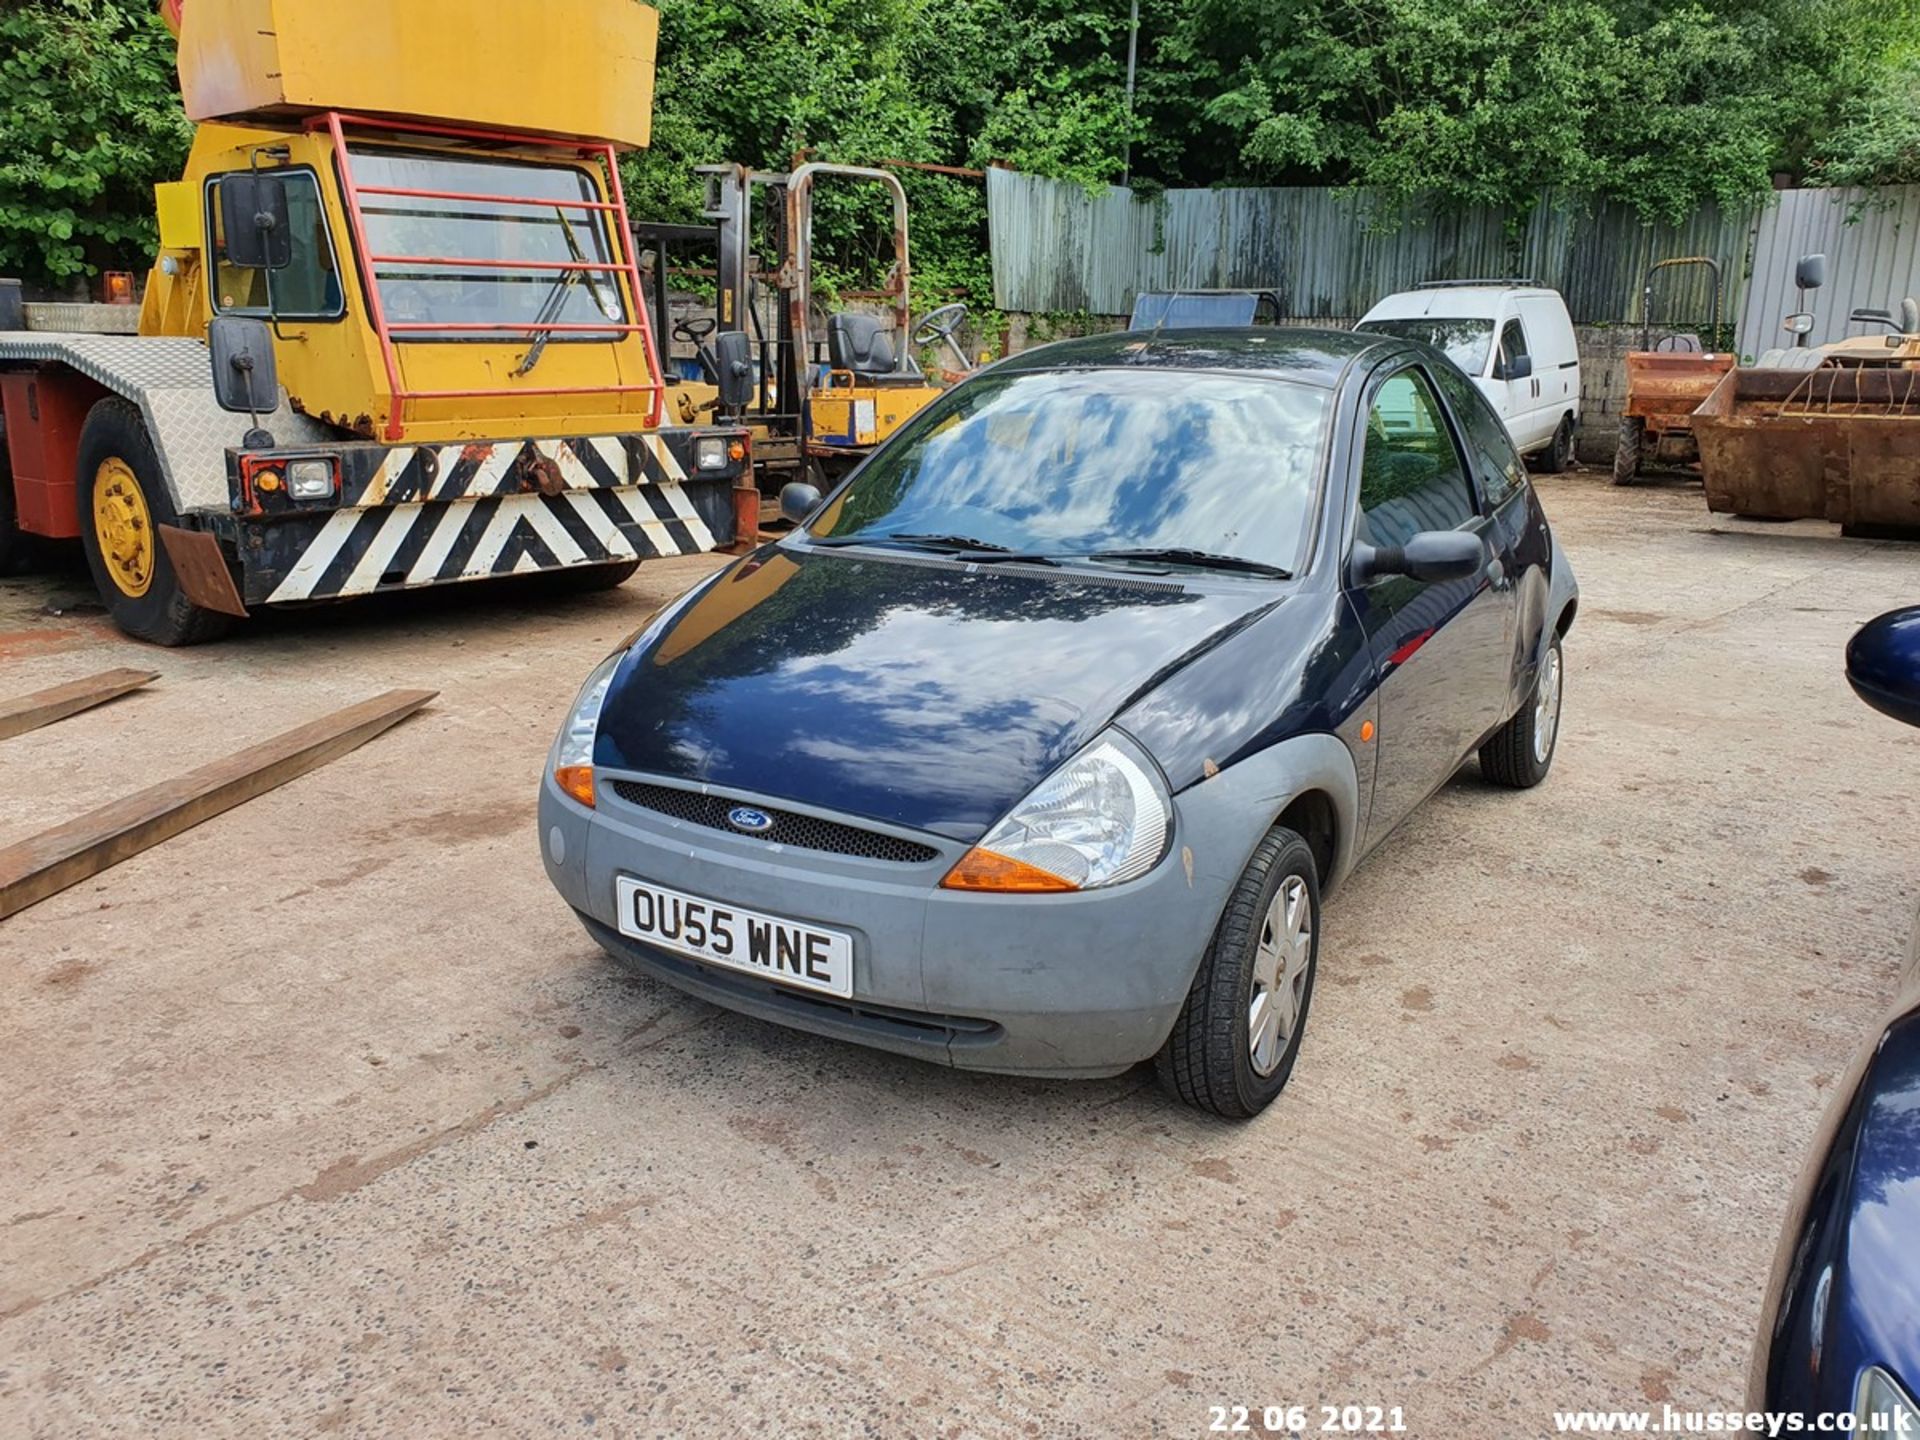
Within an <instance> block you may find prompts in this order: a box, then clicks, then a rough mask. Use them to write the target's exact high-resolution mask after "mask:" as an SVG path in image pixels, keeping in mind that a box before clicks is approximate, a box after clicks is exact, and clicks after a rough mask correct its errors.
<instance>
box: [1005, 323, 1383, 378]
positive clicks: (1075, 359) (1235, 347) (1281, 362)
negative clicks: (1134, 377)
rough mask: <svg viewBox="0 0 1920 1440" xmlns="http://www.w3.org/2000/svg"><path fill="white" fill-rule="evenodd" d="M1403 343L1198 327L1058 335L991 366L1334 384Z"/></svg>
mask: <svg viewBox="0 0 1920 1440" xmlns="http://www.w3.org/2000/svg"><path fill="white" fill-rule="evenodd" d="M1403 348H1405V342H1404V341H1397V340H1393V339H1390V338H1389V337H1386V336H1382V335H1359V334H1355V333H1354V332H1353V331H1351V330H1309V329H1293V328H1291V327H1284V326H1273V325H1247V326H1234V327H1231V328H1222V329H1205V330H1201V329H1195V330H1163V331H1154V330H1116V331H1113V332H1111V333H1110V334H1105V335H1083V336H1081V337H1080V338H1078V339H1076V340H1057V341H1055V342H1054V343H1053V344H1051V345H1041V346H1038V347H1037V348H1035V349H1032V350H1022V351H1021V352H1020V353H1019V354H1018V355H1010V356H1008V357H1007V358H1006V359H1005V360H1002V361H1000V362H999V363H998V364H997V365H995V366H994V367H993V369H994V370H995V371H996V372H1011V371H1023V370H1024V371H1032V370H1108V369H1119V368H1122V367H1125V368H1128V369H1132V368H1134V367H1136V366H1137V367H1140V368H1142V369H1153V370H1244V371H1254V372H1257V373H1261V374H1266V375H1272V376H1276V377H1278V378H1282V379H1287V380H1294V381H1299V382H1302V383H1305V384H1308V385H1319V386H1322V387H1325V388H1328V389H1331V388H1332V387H1334V386H1335V385H1338V384H1339V383H1340V377H1341V376H1342V375H1344V374H1345V373H1346V372H1347V370H1348V368H1349V367H1350V366H1351V365H1352V364H1353V362H1354V361H1355V360H1356V359H1358V358H1359V357H1361V356H1363V355H1368V354H1371V353H1374V352H1378V353H1380V354H1382V355H1384V354H1386V353H1387V352H1388V351H1391V350H1395V349H1403Z"/></svg>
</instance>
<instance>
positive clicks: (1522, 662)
mask: <svg viewBox="0 0 1920 1440" xmlns="http://www.w3.org/2000/svg"><path fill="white" fill-rule="evenodd" d="M1433 379H1434V382H1435V383H1436V384H1437V385H1438V386H1439V389H1440V398H1441V399H1443V400H1445V401H1446V402H1447V408H1448V409H1449V410H1450V411H1451V412H1452V418H1453V422H1454V432H1455V434H1456V435H1457V436H1458V437H1459V440H1460V446H1461V449H1462V450H1463V451H1464V452H1465V454H1466V457H1467V469H1468V472H1469V474H1470V475H1471V477H1472V480H1473V488H1474V492H1475V493H1474V499H1475V501H1476V502H1477V503H1478V505H1479V507H1480V513H1481V514H1483V515H1485V516H1486V517H1487V518H1488V520H1489V522H1490V524H1489V527H1488V531H1487V541H1488V544H1489V545H1490V546H1491V547H1492V550H1493V563H1492V564H1490V566H1489V569H1488V580H1489V582H1490V583H1491V584H1492V586H1493V589H1494V591H1495V594H1496V597H1497V598H1499V599H1500V601H1501V615H1502V620H1503V623H1504V625H1505V627H1506V636H1507V654H1508V680H1509V695H1510V701H1509V704H1508V705H1507V706H1506V707H1505V708H1504V709H1503V711H1502V713H1501V715H1500V716H1499V719H1501V720H1504V719H1505V718H1506V716H1507V713H1509V712H1510V711H1511V709H1512V703H1513V698H1516V697H1518V696H1519V695H1521V694H1525V693H1528V692H1529V691H1530V690H1531V687H1532V663H1533V657H1534V653H1535V642H1537V641H1538V640H1539V638H1540V627H1541V625H1543V624H1544V623H1545V618H1546V606H1547V590H1548V575H1547V568H1548V564H1549V561H1550V558H1551V553H1552V547H1551V542H1550V540H1549V538H1548V536H1547V532H1546V527H1545V526H1544V525H1543V524H1542V523H1540V521H1539V517H1538V514H1537V511H1536V507H1535V506H1534V505H1533V504H1532V503H1531V502H1530V500H1529V498H1528V481H1527V467H1526V466H1525V465H1524V464H1523V463H1522V462H1521V460H1520V455H1519V452H1518V451H1516V450H1515V449H1514V446H1513V440H1512V437H1511V436H1509V435H1508V434H1507V428H1506V426H1505V425H1503V424H1502V423H1501V421H1500V417H1499V416H1498V415H1497V414H1495V413H1494V410H1493V407H1492V406H1491V405H1489V404H1488V403H1487V401H1486V397H1485V396H1484V395H1482V394H1481V393H1480V391H1479V390H1478V389H1477V388H1476V387H1475V386H1474V385H1473V384H1472V383H1471V382H1470V381H1468V379H1467V377H1466V376H1464V375H1462V374H1460V373H1458V371H1457V370H1450V369H1448V368H1447V367H1445V366H1439V365H1436V366H1435V367H1434V369H1433ZM1496 723H1497V722H1496Z"/></svg>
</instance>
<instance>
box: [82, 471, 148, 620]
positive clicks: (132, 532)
mask: <svg viewBox="0 0 1920 1440" xmlns="http://www.w3.org/2000/svg"><path fill="white" fill-rule="evenodd" d="M93 538H94V540H95V541H96V542H98V544H99V546H100V559H101V562H102V563H103V564H104V565H105V566H106V570H107V574H108V576H110V577H111V578H112V580H113V583H114V585H115V586H116V587H118V588H119V591H120V593H121V594H122V595H125V596H127V597H128V598H129V599H133V600H138V599H139V598H140V597H141V596H142V595H144V594H146V593H147V587H148V586H149V585H151V584H153V560H154V549H153V517H152V516H151V515H149V514H148V513H147V497H146V496H144V495H142V494H141V493H140V482H139V480H138V479H136V478H135V477H134V473H133V469H132V467H131V466H129V465H128V464H127V462H126V461H124V460H122V459H121V458H120V457H119V456H117V455H110V456H108V457H107V458H106V459H105V460H103V461H101V462H100V468H99V470H98V471H97V472H95V475H94V480H93Z"/></svg>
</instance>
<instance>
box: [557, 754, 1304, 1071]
mask: <svg viewBox="0 0 1920 1440" xmlns="http://www.w3.org/2000/svg"><path fill="white" fill-rule="evenodd" d="M1210 792H1212V793H1210ZM599 795H600V800H599V805H598V808H596V809H593V810H589V809H587V808H585V807H583V806H581V805H579V804H577V803H576V802H574V801H573V800H572V799H570V798H568V797H567V796H565V795H563V794H562V793H561V792H560V791H559V790H558V789H557V788H556V787H555V785H554V784H553V781H552V779H551V777H549V778H548V779H547V780H546V781H545V782H544V783H543V784H542V786H541V795H540V836H541V855H542V859H543V861H544V862H545V864H546V867H547V874H548V876H549V877H550V878H551V879H552V881H553V883H554V885H555V886H556V888H558V889H559V891H560V893H561V894H562V895H563V896H564V897H565V898H566V899H567V901H568V903H570V904H571V905H572V906H573V908H574V909H575V910H576V911H577V912H579V914H580V917H581V920H582V922H583V923H584V924H585V925H586V928H587V931H588V933H589V934H591V935H592V936H593V938H594V939H595V940H596V941H598V942H599V943H600V944H601V945H602V946H604V947H605V948H606V949H607V950H608V952H609V953H610V954H612V955H613V956H614V957H615V958H616V959H618V960H620V961H621V962H622V963H624V964H625V965H627V966H629V967H630V968H633V969H636V970H639V971H641V972H643V973H645V974H648V975H652V976H654V977H656V978H658V979H661V980H664V981H666V982H668V983H669V984H672V985H676V986H678V987H679V988H681V989H683V990H686V991H688V992H690V993H692V994H695V995H698V996H700V997H701V998H703V999H706V1000H709V1001H712V1002H713V1003H714V1004H716V1005H722V1006H725V1007H726V1008H728V1009H732V1010H739V1011H743V1012H745V1013H747V1014H750V1015H756V1016H759V1017H760V1018H762V1019H766V1020H773V1021H777V1022H779V1023H781V1024H784V1025H792V1026H795V1027H797V1028H799V1029H803V1030H809V1031H812V1032H814V1033H817V1034H821V1035H828V1036H833V1037H835V1038H839V1039H844V1040H852V1041H857V1042H859V1043H861V1044H865V1045H872V1046H875V1047H878V1048H880V1049H884V1050H891V1051H895V1052H897V1053H899V1054H904V1055H914V1056H918V1057H920V1058H922V1059H925V1060H931V1061H935V1062H937V1063H939V1064H944V1065H954V1066H959V1067H963V1068H967V1069H979V1070H993V1071H1000V1072H1005V1073H1013V1074H1045V1075H1086V1076H1093V1075H1110V1074H1115V1073H1117V1072H1119V1071H1121V1070H1124V1069H1126V1068H1127V1067H1128V1066H1130V1065H1133V1064H1135V1063H1137V1062H1138V1061H1141V1060H1144V1059H1147V1058H1149V1057H1151V1056H1152V1055H1153V1054H1154V1053H1155V1052H1156V1051H1157V1050H1158V1049H1159V1048H1160V1046H1161V1044H1162V1043H1163V1042H1164V1041H1165V1039H1166V1036H1167V1033H1168V1031H1169V1030H1171V1029H1172V1027H1173V1022H1174V1019H1175V1018H1176V1017H1177V1016H1178V1014H1179V1012H1180V1007H1181V1005H1182V1004H1183V1003H1184V1002H1185V1000H1186V996H1187V991H1188V989H1189V988H1190V987H1191V985H1192V983H1193V976H1194V972H1195V970H1196V968H1197V967H1198V965H1199V961H1200V956H1201V953H1202V952H1203V951H1204V949H1205V948H1206V944H1207V940H1208V938H1209V937H1210V936H1211V934H1212V933H1213V929H1214V926H1215V924H1216V922H1217V921H1218V918H1219V915H1220V911H1221V909H1222V907H1223V906H1224V905H1225V903H1226V896H1227V892H1228V890H1229V889H1230V887H1231V886H1232V883H1233V881H1234V879H1235V878H1236V877H1237V876H1238V875H1239V873H1240V870H1241V868H1242V866H1243V865H1244V864H1245V861H1246V857H1247V855H1248V854H1249V853H1250V852H1251V850H1252V848H1253V845H1254V843H1255V841H1256V840H1257V839H1258V837H1259V834H1260V832H1261V831H1263V830H1264V828H1265V825H1266V824H1267V823H1270V820H1267V821H1254V820H1251V819H1249V818H1247V817H1242V816H1239V815H1236V814H1235V813H1234V811H1235V809H1236V807H1235V806H1233V805H1232V804H1231V803H1230V802H1229V801H1228V800H1227V799H1226V795H1225V791H1224V788H1222V789H1221V790H1219V791H1216V790H1215V787H1214V786H1211V785H1207V786H1200V787H1196V788H1195V789H1194V790H1192V791H1189V792H1187V795H1185V796H1182V797H1180V798H1179V799H1177V800H1176V802H1175V813H1176V819H1175V834H1174V839H1173V844H1172V847H1171V851H1170V853H1169V854H1168V856H1167V858H1166V859H1165V860H1164V861H1162V862H1161V864H1160V865H1159V866H1158V867H1157V868H1156V869H1154V870H1153V871H1152V872H1150V873H1149V874H1147V875H1145V876H1142V877H1141V878H1140V879H1138V880H1134V881H1131V882H1129V883H1127V884H1125V885H1121V886H1116V887H1114V888H1112V889H1108V890H1093V891H1087V892H1082V893H1077V894H1071V895H1010V896H1008V895H979V894H964V893H959V892H954V891H947V890H941V889H940V888H938V887H939V882H940V879H941V877H942V876H943V875H945V874H946V872H947V870H948V869H949V868H950V867H951V866H952V864H953V862H954V861H955V860H956V859H958V858H959V856H960V855H961V854H962V853H964V851H965V849H966V846H964V845H962V844H959V843H957V842H954V841H951V840H946V839H944V838H943V837H940V836H936V835H929V834H926V833H924V832H918V831H899V832H897V833H900V834H902V835H906V836H910V837H911V838H913V839H915V840H918V841H920V842H921V843H923V844H927V845H931V846H933V847H935V848H936V849H938V850H939V851H940V853H939V855H938V856H937V857H936V858H935V859H933V860H929V861H926V862H923V863H918V864H902V863H894V862H890V861H883V860H868V859H860V858H854V857H848V856H840V855H833V854H827V853H823V852H820V851H814V850H804V849H798V848H795V847H792V846H776V845H770V844H768V843H767V842H765V841H762V840H756V839H752V838H750V837H747V836H740V835H734V834H731V833H729V832H727V831H719V830H713V829H708V828H706V827H704V826H700V825H696V824H690V823H686V822H683V821H680V820H675V819H671V818H669V817H667V816H666V815H663V814H660V813H658V812H655V811H651V810H646V809H643V808H640V807H638V806H633V805H629V804H626V803H624V802H622V801H621V800H620V799H618V798H617V797H616V796H614V795H613V794H612V793H611V791H610V789H609V787H608V786H607V784H606V783H605V780H604V778H603V779H602V782H601V784H600V787H599ZM1193 797H1197V798H1193ZM739 798H741V799H744V800H747V801H748V802H749V803H754V804H775V803H777V804H779V805H781V806H782V807H783V808H786V809H790V810H791V809H797V808H798V809H804V807H795V806H792V805H791V804H790V803H788V802H784V801H780V802H775V801H770V800H766V799H762V798H758V797H751V796H742V797H739ZM819 813H822V814H823V817H824V818H828V819H834V820H838V821H840V822H841V823H846V822H847V821H848V819H849V817H847V816H835V815H826V814H825V812H819ZM872 828H875V829H880V830H885V829H887V828H889V827H885V826H874V827H872ZM1190 833H1192V834H1201V835H1205V836H1207V837H1208V843H1207V844H1206V845H1205V846H1204V847H1203V846H1201V845H1200V844H1199V843H1198V842H1196V841H1194V840H1192V839H1189V838H1187V837H1188V835H1189V834H1190ZM556 837H557V841H558V843H557V844H556ZM1202 849H1204V851H1205V852H1207V853H1206V855H1205V857H1204V860H1201V861H1196V860H1195V855H1194V852H1195V851H1197V850H1202ZM556 852H557V853H556ZM621 875H631V876H636V877H639V878H642V879H646V880H650V881H653V882H655V883H658V884H660V885H665V886H668V887H670V888H672V889H675V890H681V891H685V892H687V893H689V894H693V895H697V896H700V897H703V898H706V899H710V900H717V901H720V902H722V903H725V904H734V905H739V906H743V907H747V908H751V909H756V910H762V911H767V912H770V913H772V914H776V915H782V916H787V917H790V918H792V919H796V920H805V921H812V922H814V923H816V924H820V925H826V926H830V927H832V928H834V929H838V930H844V931H848V932H850V933H851V934H852V936H853V945H854V992H853V996H852V998H851V999H850V1000H845V1001H842V1000H838V999H835V998H833V997H831V996H825V995H819V994H815V993H813V992H809V991H804V990H799V989H795V988H793V987H790V986H785V985H779V984H775V983H772V982H770V981H766V980H762V979H760V978H758V977H757V976H754V975H750V974H746V973H742V972H737V971H733V970H729V969H723V968H720V967H718V966H713V965H708V964H705V963H703V962H701V961H697V960H693V959H690V958H687V957H684V956H680V955H677V954H674V953H672V952H669V951H665V950H661V949H658V948H656V947H653V946H650V945H645V944H642V943H640V942H636V941H633V940H630V939H627V938H625V937H623V936H622V935H620V934H619V933H618V927H617V923H616V901H615V891H616V880H617V878H618V877H619V876H621Z"/></svg>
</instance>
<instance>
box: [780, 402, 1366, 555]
mask: <svg viewBox="0 0 1920 1440" xmlns="http://www.w3.org/2000/svg"><path fill="white" fill-rule="evenodd" d="M1330 410H1331V401H1330V399H1329V394H1328V392H1327V391H1325V390H1323V389H1320V388H1318V387H1316V386H1311V385H1305V384H1301V383H1298V382H1296V381H1289V380H1281V379H1271V378H1267V377H1260V376H1242V375H1227V374H1220V373H1198V372H1194V371H1180V370H1067V371H1042V372H1038V373H1027V374H1018V373H1015V374H1005V375H995V374H991V373H989V374H985V375H981V376H979V377H977V378H975V379H972V380H969V381H967V382H965V383H964V384H962V385H960V386H959V387H958V388H956V389H954V390H952V391H950V392H949V393H948V394H947V395H945V396H943V397H942V398H941V399H940V400H938V401H936V402H935V403H934V404H933V405H932V406H929V407H928V409H927V411H926V412H925V413H924V414H923V415H921V416H920V417H919V419H918V420H917V421H916V422H915V423H914V424H913V425H912V426H911V427H910V428H909V429H908V430H906V431H904V432H902V434H901V435H900V436H899V437H898V438H897V439H896V440H895V441H894V442H893V443H892V444H890V445H886V446H883V447H882V448H881V449H880V450H879V451H878V452H877V453H876V454H875V455H874V456H873V458H872V459H870V460H869V461H868V462H867V463H866V465H864V466H863V467H861V469H860V471H859V473H858V474H857V475H855V476H854V478H853V480H852V482H851V484H850V485H849V486H848V487H847V488H846V489H845V490H844V491H842V492H841V493H840V494H839V495H837V496H835V497H834V499H833V501H832V502H831V503H830V504H829V505H828V506H827V507H826V508H825V510H823V511H822V513H821V515H820V516H819V518H818V519H816V520H815V521H814V523H813V524H812V526H810V527H809V532H808V533H809V534H811V535H813V536H814V537H815V538H820V539H825V538H829V537H831V538H833V539H835V540H844V539H854V538H858V539H880V538H883V537H886V536H890V535H909V534H911V535H960V536H966V537H968V538H970V539H973V540H977V541H979V542H982V543H984V544H986V545H991V546H997V547H1004V548H1006V549H1009V550H1016V551H1022V552H1033V551H1037V552H1041V553H1044V554H1047V555H1050V556H1062V557H1064V556H1072V555H1085V554H1090V553H1092V552H1095V551H1102V550H1117V549H1163V548H1168V547H1178V548H1182V549H1191V550H1198V551H1205V552H1208V553H1210V554H1214V555H1228V556H1235V557H1239V558H1241V559H1245V560H1251V561H1257V562H1261V563H1263V564H1268V565H1275V566H1279V567H1281V568H1282V569H1286V570H1297V569H1298V568H1299V566H1300V561H1301V558H1302V551H1303V550H1304V549H1305V546H1306V542H1307V537H1308V535H1309V534H1310V532H1311V529H1312V514H1313V507H1314V500H1315V496H1316V495H1317V493H1318V491H1319V477H1320V471H1321V467H1322V463H1323V461H1322V449H1323V445H1324V441H1325V438H1326V432H1327V423H1328V415H1329V413H1330Z"/></svg>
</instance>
